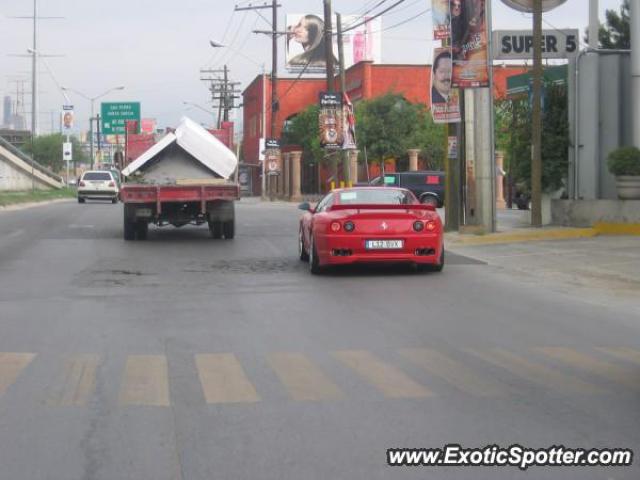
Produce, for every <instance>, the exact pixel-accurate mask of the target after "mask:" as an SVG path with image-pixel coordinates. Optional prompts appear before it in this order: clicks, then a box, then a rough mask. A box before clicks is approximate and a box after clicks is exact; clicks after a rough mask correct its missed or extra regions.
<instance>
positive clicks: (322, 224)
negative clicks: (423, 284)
mask: <svg viewBox="0 0 640 480" xmlns="http://www.w3.org/2000/svg"><path fill="white" fill-rule="evenodd" d="M298 208H300V209H301V210H305V213H304V215H303V216H302V218H301V219H300V231H299V237H298V250H299V254H300V260H302V261H308V262H309V266H310V269H311V273H320V272H321V271H322V269H323V267H327V266H331V265H345V264H353V263H379V262H384V263H411V264H414V265H416V266H417V268H418V269H420V270H431V271H437V272H440V271H442V268H443V267H444V243H443V237H442V222H441V221H440V216H439V215H438V214H437V212H436V211H435V208H434V207H433V206H432V205H424V204H421V203H420V202H419V201H418V199H417V198H416V197H415V196H414V195H413V193H411V192H410V191H409V190H405V189H404V188H376V187H354V188H345V189H339V190H334V191H332V192H330V193H329V194H327V195H326V196H325V197H324V198H323V199H322V200H321V201H320V202H319V203H318V204H317V205H316V207H315V208H311V206H310V205H309V203H306V202H305V203H302V204H300V206H299V207H298Z"/></svg>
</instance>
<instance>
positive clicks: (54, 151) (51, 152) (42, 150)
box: [22, 133, 88, 172]
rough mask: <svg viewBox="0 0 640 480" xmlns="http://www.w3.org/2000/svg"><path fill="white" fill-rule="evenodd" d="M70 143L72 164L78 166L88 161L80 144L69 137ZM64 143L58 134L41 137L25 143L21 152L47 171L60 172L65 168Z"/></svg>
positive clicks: (63, 139)
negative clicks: (63, 157)
mask: <svg viewBox="0 0 640 480" xmlns="http://www.w3.org/2000/svg"><path fill="white" fill-rule="evenodd" d="M70 141H71V143H72V145H73V147H72V148H73V160H74V163H76V164H78V163H81V162H86V161H88V158H87V156H86V154H85V153H84V152H83V151H82V148H81V147H80V142H78V140H77V139H76V138H75V137H71V138H70ZM64 142H65V137H64V136H63V135H61V134H59V133H54V134H51V135H41V136H39V137H36V138H35V140H34V141H33V142H31V141H29V142H27V143H26V144H25V145H24V147H23V148H22V150H23V151H24V152H25V153H26V154H28V155H30V156H31V157H32V158H33V159H34V160H35V161H36V162H38V163H39V164H41V165H43V166H45V167H47V168H48V169H49V170H51V171H53V172H61V171H62V170H63V169H64V168H65V166H66V165H65V162H64V160H63V159H62V144H63V143H64Z"/></svg>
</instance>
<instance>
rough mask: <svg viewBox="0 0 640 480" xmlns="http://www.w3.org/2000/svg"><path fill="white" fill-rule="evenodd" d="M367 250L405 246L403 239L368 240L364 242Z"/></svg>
mask: <svg viewBox="0 0 640 480" xmlns="http://www.w3.org/2000/svg"><path fill="white" fill-rule="evenodd" d="M364 246H365V248H366V249H367V250H398V249H400V248H402V247H404V241H402V240H367V241H366V242H365V244H364Z"/></svg>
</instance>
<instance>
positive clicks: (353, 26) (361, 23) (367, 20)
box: [342, 0, 405, 33]
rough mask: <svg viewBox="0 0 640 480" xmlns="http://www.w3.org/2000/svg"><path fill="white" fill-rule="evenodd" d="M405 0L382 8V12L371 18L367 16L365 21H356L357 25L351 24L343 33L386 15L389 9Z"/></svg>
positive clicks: (399, 0)
mask: <svg viewBox="0 0 640 480" xmlns="http://www.w3.org/2000/svg"><path fill="white" fill-rule="evenodd" d="M404 2H405V0H398V1H397V2H396V3H394V4H393V5H391V6H390V7H387V8H385V9H384V10H382V11H381V12H380V13H377V14H376V15H374V16H372V17H369V18H367V19H366V20H364V21H362V22H360V23H356V24H355V25H351V26H349V28H345V29H344V30H343V31H342V33H346V32H348V31H350V30H354V29H356V28H358V27H360V26H362V25H364V24H366V23H368V22H370V21H372V20H375V19H376V18H378V17H380V16H381V15H384V14H385V13H387V12H388V11H390V10H392V9H394V8H395V7H397V6H398V5H400V4H401V3H404Z"/></svg>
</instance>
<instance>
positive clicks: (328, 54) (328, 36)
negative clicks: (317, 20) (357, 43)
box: [324, 0, 334, 93]
mask: <svg viewBox="0 0 640 480" xmlns="http://www.w3.org/2000/svg"><path fill="white" fill-rule="evenodd" d="M331 17H332V14H331V0H324V52H325V58H326V63H327V92H329V93H331V92H333V90H334V88H333V80H334V68H333V41H332V40H333V29H332V26H331Z"/></svg>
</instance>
